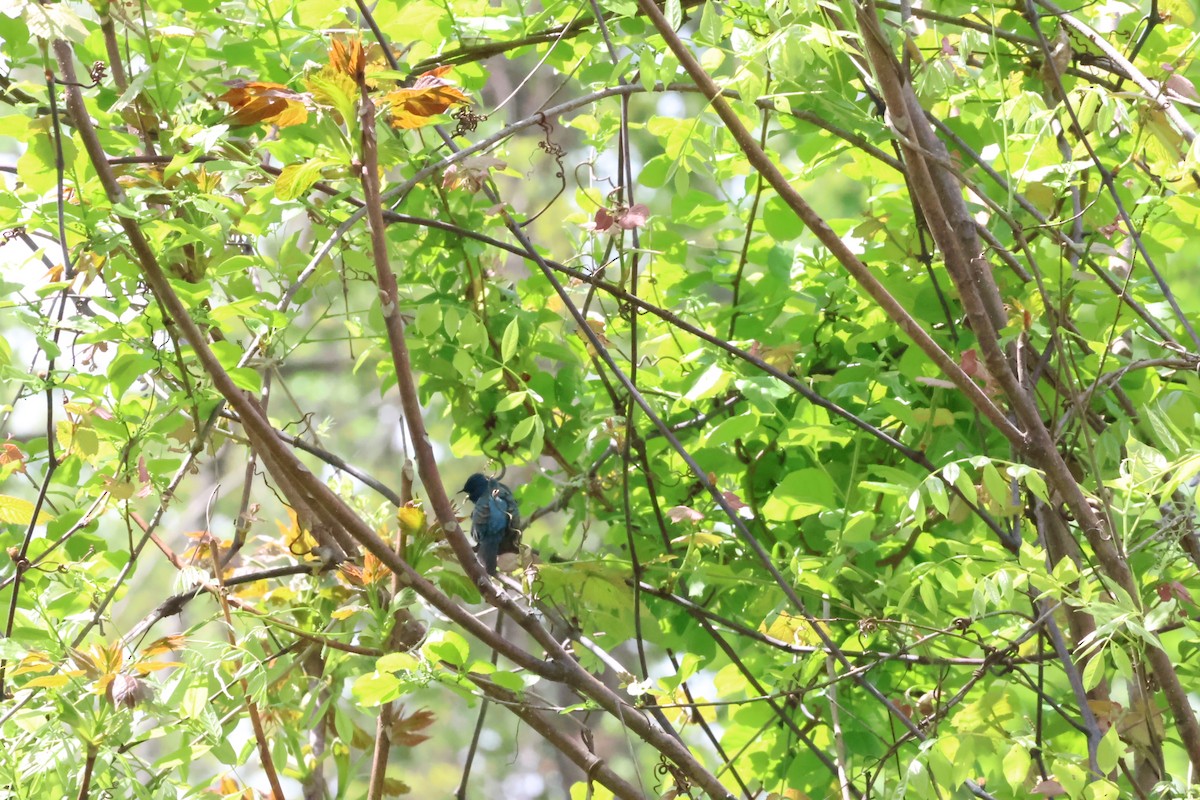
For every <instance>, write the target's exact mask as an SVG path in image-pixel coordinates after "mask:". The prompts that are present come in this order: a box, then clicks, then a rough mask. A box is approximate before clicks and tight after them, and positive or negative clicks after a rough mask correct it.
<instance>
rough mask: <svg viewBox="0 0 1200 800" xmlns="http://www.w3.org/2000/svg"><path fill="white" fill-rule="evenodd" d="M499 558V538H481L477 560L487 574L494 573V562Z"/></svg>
mask: <svg viewBox="0 0 1200 800" xmlns="http://www.w3.org/2000/svg"><path fill="white" fill-rule="evenodd" d="M499 558H500V539H499V537H497V538H496V539H494V540H493V539H491V538H490V537H487V538H482V539H480V541H479V560H480V561H482V562H483V568H484V569H486V570H487V574H488V575H495V574H496V562H497V560H498V559H499Z"/></svg>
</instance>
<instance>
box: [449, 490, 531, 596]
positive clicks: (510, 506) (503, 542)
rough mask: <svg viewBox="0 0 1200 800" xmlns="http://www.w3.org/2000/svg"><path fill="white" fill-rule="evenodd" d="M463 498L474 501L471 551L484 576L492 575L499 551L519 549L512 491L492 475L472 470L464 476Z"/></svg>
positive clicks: (518, 532) (516, 515)
mask: <svg viewBox="0 0 1200 800" xmlns="http://www.w3.org/2000/svg"><path fill="white" fill-rule="evenodd" d="M462 490H463V491H464V492H466V493H467V499H468V500H470V501H471V502H472V503H474V504H475V510H474V511H472V512H471V535H472V536H474V537H475V541H476V543H477V544H476V547H475V551H476V552H477V553H478V554H479V560H480V561H482V562H483V566H484V568H485V569H486V570H487V573H488V575H495V574H496V561H497V560H498V558H499V556H500V554H501V553H517V552H520V550H519V548H518V547H517V545H518V543H519V542H520V541H521V530H520V526H521V517H520V512H519V511H518V510H517V501H516V500H514V499H513V494H512V490H511V489H509V488H508V487H507V486H505V485H504V484H503V483H501V482H500V481H498V480H496V479H495V478H489V477H487V476H486V475H484V474H483V473H481V472H476V473H475V474H474V475H472V476H471V477H469V478H467V485H466V486H464V487H463V488H462Z"/></svg>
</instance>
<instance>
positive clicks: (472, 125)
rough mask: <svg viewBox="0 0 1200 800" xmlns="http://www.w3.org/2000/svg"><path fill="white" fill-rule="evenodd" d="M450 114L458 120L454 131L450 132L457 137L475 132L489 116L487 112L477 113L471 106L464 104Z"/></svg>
mask: <svg viewBox="0 0 1200 800" xmlns="http://www.w3.org/2000/svg"><path fill="white" fill-rule="evenodd" d="M450 116H451V117H453V118H454V119H455V120H457V121H458V124H457V125H456V126H455V128H454V132H453V133H451V134H450V135H451V136H452V137H455V138H457V137H459V136H466V135H467V134H468V133H474V132H475V129H476V128H478V127H479V123H481V122H483V121H485V120H486V119H487V118H488V115H487V114H476V113H475V112H474V111H473V110H472V109H471V108H470V107H469V106H462V107H461V108H459V109H458V110H457V111H454V112H452V113H451V114H450Z"/></svg>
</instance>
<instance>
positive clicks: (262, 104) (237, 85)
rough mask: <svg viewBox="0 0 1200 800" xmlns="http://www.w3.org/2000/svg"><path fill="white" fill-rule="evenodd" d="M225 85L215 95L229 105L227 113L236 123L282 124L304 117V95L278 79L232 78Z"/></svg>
mask: <svg viewBox="0 0 1200 800" xmlns="http://www.w3.org/2000/svg"><path fill="white" fill-rule="evenodd" d="M225 85H226V86H229V87H231V88H230V89H229V91H228V92H226V93H225V94H223V95H221V97H220V98H219V99H220V100H221V101H222V102H225V103H228V104H229V105H230V106H232V107H233V114H232V115H231V117H232V119H233V121H234V122H236V123H237V124H239V125H253V124H255V123H256V122H270V123H272V124H274V125H278V126H279V127H281V128H286V127H288V126H289V125H299V124H300V123H302V122H304V121H305V120H307V119H308V108H307V107H306V106H305V105H304V100H305V97H304V95H302V94H300V93H299V92H293V91H292V90H291V89H289V88H287V87H286V86H284V85H283V84H281V83H268V82H266V81H242V80H235V81H227V82H226V84H225Z"/></svg>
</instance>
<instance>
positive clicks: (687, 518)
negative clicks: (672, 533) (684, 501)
mask: <svg viewBox="0 0 1200 800" xmlns="http://www.w3.org/2000/svg"><path fill="white" fill-rule="evenodd" d="M667 518H668V519H670V520H671V521H672V522H699V521H700V520H702V519H704V515H703V514H701V513H700V512H699V511H697V510H696V509H694V508H688V507H687V506H675V507H674V508H669V509H667Z"/></svg>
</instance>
